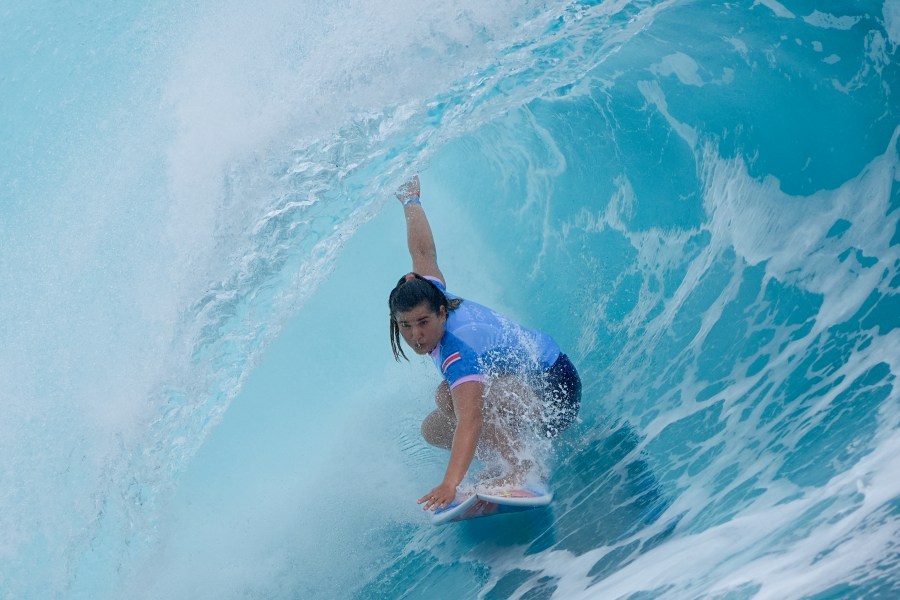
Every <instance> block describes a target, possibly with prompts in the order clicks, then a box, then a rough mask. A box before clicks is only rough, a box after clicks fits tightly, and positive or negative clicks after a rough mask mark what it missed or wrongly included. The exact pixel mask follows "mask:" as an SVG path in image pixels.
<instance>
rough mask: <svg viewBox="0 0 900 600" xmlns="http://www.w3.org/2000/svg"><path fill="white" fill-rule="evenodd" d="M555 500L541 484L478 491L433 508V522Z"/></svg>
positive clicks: (527, 507)
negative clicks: (434, 509) (435, 508)
mask: <svg viewBox="0 0 900 600" xmlns="http://www.w3.org/2000/svg"><path fill="white" fill-rule="evenodd" d="M552 501H553V492H551V491H550V490H549V489H548V488H547V487H546V486H542V485H526V486H522V487H511V488H502V489H493V490H487V491H476V493H474V494H470V495H467V496H462V495H460V496H457V497H456V499H455V500H454V501H453V503H452V504H451V505H450V506H448V507H446V508H442V509H438V510H436V511H434V513H433V514H432V516H431V522H432V523H434V524H435V525H443V524H445V523H454V522H456V521H466V520H468V519H477V518H478V517H491V516H494V515H503V514H509V513H514V512H521V511H525V510H532V509H534V508H539V507H541V506H547V505H548V504H550V502H552Z"/></svg>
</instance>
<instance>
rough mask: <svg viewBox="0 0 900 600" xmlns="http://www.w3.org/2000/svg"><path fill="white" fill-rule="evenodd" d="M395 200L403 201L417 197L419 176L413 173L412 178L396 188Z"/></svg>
mask: <svg viewBox="0 0 900 600" xmlns="http://www.w3.org/2000/svg"><path fill="white" fill-rule="evenodd" d="M395 195H396V196H397V200H399V201H400V202H401V203H403V202H404V201H405V200H408V199H409V198H418V197H419V176H418V175H413V177H412V179H410V180H409V181H407V182H406V183H404V184H403V185H401V186H400V187H399V188H397V193H396V194H395Z"/></svg>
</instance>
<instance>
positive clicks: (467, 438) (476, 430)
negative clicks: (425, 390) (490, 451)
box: [419, 381, 484, 510]
mask: <svg viewBox="0 0 900 600" xmlns="http://www.w3.org/2000/svg"><path fill="white" fill-rule="evenodd" d="M450 394H451V396H452V397H453V411H454V412H455V413H456V433H454V435H453V445H452V446H451V448H450V463H449V464H448V465H447V472H446V473H445V475H444V481H442V482H441V484H440V485H439V486H437V487H436V488H434V489H433V490H431V491H430V492H428V493H427V494H425V495H424V496H422V497H421V498H420V499H419V504H422V503H424V504H425V506H424V508H425V510H429V509H430V510H434V509H436V508H440V507H443V506H447V505H449V504H450V503H451V502H453V499H454V498H455V497H456V488H457V487H458V486H459V484H460V482H461V481H462V480H463V478H464V477H465V476H466V472H467V471H468V470H469V466H470V465H471V464H472V459H473V458H475V448H476V447H477V446H478V438H479V437H481V426H482V421H481V419H482V416H481V409H482V406H483V399H482V398H483V394H484V386H483V385H482V384H481V382H479V381H467V382H465V383H461V384H459V385H458V386H456V387H455V388H453V389H452V390H451V392H450Z"/></svg>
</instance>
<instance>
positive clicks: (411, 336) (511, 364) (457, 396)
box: [388, 176, 581, 510]
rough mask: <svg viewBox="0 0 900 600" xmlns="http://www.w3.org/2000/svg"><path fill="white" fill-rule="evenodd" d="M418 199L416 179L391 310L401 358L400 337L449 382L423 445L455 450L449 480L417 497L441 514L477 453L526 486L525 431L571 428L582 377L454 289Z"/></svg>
mask: <svg viewBox="0 0 900 600" xmlns="http://www.w3.org/2000/svg"><path fill="white" fill-rule="evenodd" d="M419 196H420V194H419V178H418V177H417V176H416V177H413V178H412V179H411V180H410V181H408V182H407V183H405V184H404V185H403V186H401V187H400V189H399V190H398V191H397V198H398V200H399V201H400V203H401V204H402V205H403V211H404V213H405V216H406V233H407V245H408V247H409V254H410V257H411V258H412V268H413V270H412V272H411V273H408V274H406V275H404V276H403V277H402V278H400V280H399V281H398V282H397V285H396V287H394V289H393V290H392V291H391V293H390V296H389V298H388V305H389V307H390V318H391V323H390V325H391V349H392V350H393V353H394V358H395V359H397V360H398V361H399V360H400V358H401V357H402V358H404V359H407V357H406V354H405V352H404V351H403V348H402V346H401V338H402V340H403V341H404V342H406V344H407V345H408V346H409V348H410V349H412V350H413V351H414V352H415V353H416V354H419V355H428V356H430V357H431V358H432V360H434V364H435V366H436V367H437V368H438V370H439V371H440V373H441V376H442V377H443V379H444V380H443V381H442V382H441V384H440V385H438V388H437V392H436V393H435V402H436V404H437V408H436V409H435V410H434V411H433V412H432V413H431V414H429V415H428V416H427V417H425V420H424V421H423V422H422V435H423V437H424V438H425V441H426V442H428V443H429V444H431V445H433V446H437V447H440V448H447V449H449V450H450V461H449V463H448V465H447V470H446V473H445V475H444V479H443V481H442V482H441V483H440V484H439V485H438V486H436V487H435V488H433V489H432V490H431V491H429V492H428V493H427V494H425V495H424V496H422V497H421V498H420V499H419V504H423V505H424V506H423V508H424V509H425V510H436V509H439V508H444V507H446V506H449V505H450V504H451V503H452V502H453V500H454V498H455V497H456V490H457V487H458V486H459V484H460V483H461V482H462V480H463V478H464V477H465V475H466V473H467V472H468V470H469V467H470V466H471V464H472V460H473V459H474V458H475V454H476V450H478V449H479V447H481V448H482V449H484V450H487V451H492V452H494V453H495V454H496V455H498V456H499V457H500V458H502V460H503V462H504V463H506V464H505V465H504V467H505V469H506V473H505V474H504V475H503V477H501V478H500V479H499V480H498V481H497V482H496V483H498V484H501V485H502V484H521V483H522V482H523V480H524V478H525V476H526V475H527V474H528V471H529V470H530V469H531V467H532V466H533V465H532V463H531V462H530V461H529V460H527V459H522V458H521V452H520V450H521V448H520V446H521V443H522V432H523V430H524V428H526V427H532V428H537V429H538V430H539V433H540V434H541V435H543V436H545V437H554V436H556V435H558V434H559V433H560V432H561V431H562V430H564V429H565V428H567V427H568V426H569V425H570V424H571V423H572V422H573V421H574V420H575V418H576V416H577V415H578V409H579V407H580V404H581V380H580V379H579V377H578V372H577V371H576V370H575V367H574V366H573V365H572V363H571V362H570V361H569V359H568V358H567V357H566V355H565V354H563V353H562V352H561V351H560V348H559V346H558V345H557V343H556V342H555V341H554V340H553V338H552V337H550V336H549V335H547V334H546V333H544V332H541V331H537V330H535V329H530V328H527V327H523V326H522V325H519V324H517V323H515V322H513V321H512V320H510V319H508V318H507V317H505V316H503V315H501V314H499V313H497V312H496V311H493V310H491V309H490V308H488V307H486V306H483V305H481V304H477V303H475V302H472V301H471V300H464V299H462V298H460V297H458V296H456V295H454V294H452V293H450V292H449V291H447V285H446V279H445V278H444V274H443V273H442V272H441V270H440V268H439V267H438V264H437V250H436V248H435V244H434V237H433V235H432V232H431V226H430V225H429V223H428V218H427V217H426V215H425V210H424V209H423V208H422V203H421V200H420V197H419ZM407 360H408V359H407Z"/></svg>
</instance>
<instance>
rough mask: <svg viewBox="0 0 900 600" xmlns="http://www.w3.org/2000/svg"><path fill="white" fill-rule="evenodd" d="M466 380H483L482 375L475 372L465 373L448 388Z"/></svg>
mask: <svg viewBox="0 0 900 600" xmlns="http://www.w3.org/2000/svg"><path fill="white" fill-rule="evenodd" d="M468 381H478V382H481V381H484V375H477V374H476V375H466V376H465V377H460V378H459V379H457V380H456V381H454V382H453V384H452V385H451V386H450V389H451V390H452V389H453V388H455V387H456V386H458V385H459V384H461V383H466V382H468Z"/></svg>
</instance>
